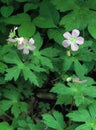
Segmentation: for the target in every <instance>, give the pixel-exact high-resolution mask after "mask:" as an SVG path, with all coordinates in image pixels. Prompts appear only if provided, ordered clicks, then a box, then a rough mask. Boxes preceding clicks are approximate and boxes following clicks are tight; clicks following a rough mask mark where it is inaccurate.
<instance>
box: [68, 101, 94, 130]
mask: <svg viewBox="0 0 96 130" xmlns="http://www.w3.org/2000/svg"><path fill="white" fill-rule="evenodd" d="M95 112H96V103H94V104H93V105H90V106H89V107H88V109H84V108H79V109H78V110H77V111H74V112H72V113H69V114H68V115H67V116H68V117H69V118H70V119H71V120H73V121H76V122H84V123H83V124H82V125H80V126H79V127H77V128H76V130H81V129H82V130H85V129H86V130H90V129H95V128H96V124H95V120H96V115H95Z"/></svg>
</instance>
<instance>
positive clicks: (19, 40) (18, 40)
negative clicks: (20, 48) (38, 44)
mask: <svg viewBox="0 0 96 130" xmlns="http://www.w3.org/2000/svg"><path fill="white" fill-rule="evenodd" d="M16 40H17V42H18V44H20V45H21V44H22V43H23V41H24V37H20V38H16Z"/></svg>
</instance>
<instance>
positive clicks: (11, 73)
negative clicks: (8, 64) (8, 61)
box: [5, 66, 21, 81]
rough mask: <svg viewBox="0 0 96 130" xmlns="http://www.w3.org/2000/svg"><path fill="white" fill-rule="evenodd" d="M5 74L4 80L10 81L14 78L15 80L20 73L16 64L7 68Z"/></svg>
mask: <svg viewBox="0 0 96 130" xmlns="http://www.w3.org/2000/svg"><path fill="white" fill-rule="evenodd" d="M6 72H7V73H6V75H5V80H7V81H10V80H12V79H13V78H14V80H15V81H16V80H17V79H18V77H19V75H20V72H21V70H20V68H18V66H14V67H12V68H9V69H7V70H6Z"/></svg>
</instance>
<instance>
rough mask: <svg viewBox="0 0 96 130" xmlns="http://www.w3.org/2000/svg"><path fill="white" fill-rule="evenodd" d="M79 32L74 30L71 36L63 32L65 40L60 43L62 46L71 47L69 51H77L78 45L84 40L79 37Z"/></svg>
mask: <svg viewBox="0 0 96 130" xmlns="http://www.w3.org/2000/svg"><path fill="white" fill-rule="evenodd" d="M79 35H80V31H79V30H77V29H74V30H73V31H72V34H71V33H69V32H65V33H64V34H63V36H64V37H65V38H66V39H67V40H64V41H63V42H62V45H63V46H64V47H65V48H67V47H69V46H71V50H73V51H77V50H78V49H79V46H78V45H82V44H83V43H84V38H83V37H81V36H79Z"/></svg>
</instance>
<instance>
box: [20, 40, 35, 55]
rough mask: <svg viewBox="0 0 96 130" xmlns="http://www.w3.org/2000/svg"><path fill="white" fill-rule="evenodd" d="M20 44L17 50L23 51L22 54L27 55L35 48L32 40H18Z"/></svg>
mask: <svg viewBox="0 0 96 130" xmlns="http://www.w3.org/2000/svg"><path fill="white" fill-rule="evenodd" d="M20 40H21V42H19V43H18V46H17V48H18V49H19V50H23V53H24V54H29V51H33V50H34V49H35V48H36V47H35V45H34V39H33V38H30V39H29V40H28V39H20Z"/></svg>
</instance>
